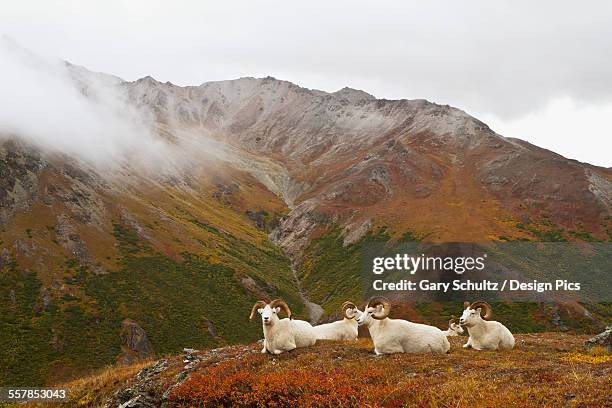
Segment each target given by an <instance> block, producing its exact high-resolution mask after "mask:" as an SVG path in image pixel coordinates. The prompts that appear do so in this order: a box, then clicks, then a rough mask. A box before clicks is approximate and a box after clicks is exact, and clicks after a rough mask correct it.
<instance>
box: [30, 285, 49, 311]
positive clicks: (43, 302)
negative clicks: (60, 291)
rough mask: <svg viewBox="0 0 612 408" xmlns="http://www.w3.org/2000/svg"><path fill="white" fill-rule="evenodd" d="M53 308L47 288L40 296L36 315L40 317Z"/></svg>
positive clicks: (35, 307)
mask: <svg viewBox="0 0 612 408" xmlns="http://www.w3.org/2000/svg"><path fill="white" fill-rule="evenodd" d="M50 306H51V294H50V293H49V290H48V289H47V288H42V289H41V290H40V294H39V295H38V301H37V302H36V306H34V314H36V315H37V316H40V315H41V314H43V313H44V312H46V311H48V310H49V307H50Z"/></svg>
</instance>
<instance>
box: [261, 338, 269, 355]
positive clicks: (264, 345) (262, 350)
mask: <svg viewBox="0 0 612 408" xmlns="http://www.w3.org/2000/svg"><path fill="white" fill-rule="evenodd" d="M267 351H268V350H267V343H266V339H264V341H263V348H262V349H261V354H266V352H267Z"/></svg>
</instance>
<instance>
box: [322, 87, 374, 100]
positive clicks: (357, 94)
mask: <svg viewBox="0 0 612 408" xmlns="http://www.w3.org/2000/svg"><path fill="white" fill-rule="evenodd" d="M332 95H334V96H337V97H338V98H342V99H347V100H349V101H351V102H356V101H360V100H363V99H366V100H372V99H376V97H375V96H374V95H371V94H369V93H367V92H365V91H362V90H360V89H354V88H349V87H348V86H345V87H344V88H342V89H340V90H339V91H336V92H332Z"/></svg>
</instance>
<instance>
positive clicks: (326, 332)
mask: <svg viewBox="0 0 612 408" xmlns="http://www.w3.org/2000/svg"><path fill="white" fill-rule="evenodd" d="M356 310H357V309H348V310H347V313H348V314H349V316H350V315H351V314H352V315H355V314H356V312H355V311H356ZM313 329H314V332H315V334H316V336H317V340H357V336H358V331H359V330H358V325H357V321H356V320H355V318H351V319H347V318H346V317H345V318H343V319H342V320H338V321H336V322H332V323H325V324H320V325H318V326H314V327H313Z"/></svg>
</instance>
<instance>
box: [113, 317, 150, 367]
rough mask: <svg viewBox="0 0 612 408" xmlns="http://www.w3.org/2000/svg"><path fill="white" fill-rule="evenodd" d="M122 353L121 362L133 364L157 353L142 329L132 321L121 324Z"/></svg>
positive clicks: (127, 320)
mask: <svg viewBox="0 0 612 408" xmlns="http://www.w3.org/2000/svg"><path fill="white" fill-rule="evenodd" d="M119 336H120V337H121V351H122V354H121V356H120V357H119V362H120V363H122V364H131V363H133V362H135V361H138V360H142V359H145V358H150V357H152V356H153V355H154V354H155V353H154V351H153V346H152V345H151V342H150V341H149V338H148V337H147V333H146V332H145V331H144V329H143V328H142V327H140V326H139V325H138V323H136V322H135V321H134V320H132V319H125V320H123V322H121V332H120V334H119Z"/></svg>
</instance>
